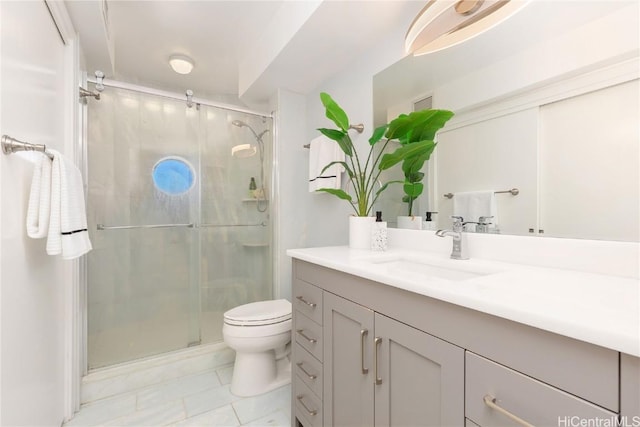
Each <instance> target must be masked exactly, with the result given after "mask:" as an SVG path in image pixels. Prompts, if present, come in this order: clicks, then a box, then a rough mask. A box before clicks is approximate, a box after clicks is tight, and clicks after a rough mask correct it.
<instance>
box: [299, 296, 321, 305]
mask: <svg viewBox="0 0 640 427" xmlns="http://www.w3.org/2000/svg"><path fill="white" fill-rule="evenodd" d="M296 299H298V300H300V301H302V302H303V303H305V304H307V305H308V306H309V307H311V308H316V305H317V304H316V303H315V302H309V301H307V300H305V299H304V297H303V296H302V295H301V296H297V297H296Z"/></svg>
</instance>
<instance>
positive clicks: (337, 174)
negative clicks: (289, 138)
mask: <svg viewBox="0 0 640 427" xmlns="http://www.w3.org/2000/svg"><path fill="white" fill-rule="evenodd" d="M336 161H338V162H344V152H343V151H342V149H341V148H340V146H339V145H338V143H336V142H335V141H333V140H331V139H329V138H327V137H326V136H324V135H320V136H319V137H317V138H315V139H313V140H312V141H311V143H310V144H309V191H310V192H314V191H316V190H317V189H319V188H341V184H342V181H341V174H342V172H343V171H344V168H343V167H342V165H339V164H335V165H332V166H331V167H330V168H328V169H327V170H326V171H324V172H322V169H324V167H325V166H327V165H328V164H329V163H331V162H336ZM321 172H322V173H321Z"/></svg>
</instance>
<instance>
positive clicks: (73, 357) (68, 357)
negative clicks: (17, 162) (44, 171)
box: [45, 0, 86, 420]
mask: <svg viewBox="0 0 640 427" xmlns="http://www.w3.org/2000/svg"><path fill="white" fill-rule="evenodd" d="M45 3H46V5H47V8H48V9H49V13H50V14H51V18H52V19H53V22H54V23H55V25H56V27H57V29H58V33H59V34H60V37H61V38H62V41H63V43H64V45H65V58H64V63H65V68H64V73H65V76H64V80H65V90H64V91H65V99H64V105H65V111H64V116H65V120H64V122H65V123H64V134H65V143H64V154H65V155H66V156H67V157H69V158H71V159H74V162H75V163H76V165H78V166H81V165H82V163H81V161H82V155H83V151H82V141H81V140H80V135H79V131H78V129H79V128H78V123H79V114H80V107H79V94H78V82H79V75H80V46H79V41H78V36H77V33H76V31H75V28H74V26H73V23H72V21H71V18H70V16H69V13H68V11H67V8H66V6H65V5H64V2H63V1H59V0H45ZM82 169H83V168H81V170H82ZM85 183H86V177H85ZM69 262H70V263H72V265H71V268H72V271H73V273H72V281H71V283H69V286H67V287H66V288H65V293H64V318H63V319H62V321H63V322H64V325H63V328H64V340H65V342H64V348H65V354H64V374H63V375H64V418H65V420H69V419H70V418H71V417H73V415H74V414H75V412H77V411H78V410H79V408H80V383H81V380H82V375H83V373H84V367H83V364H82V354H84V352H83V351H82V348H83V345H84V343H83V339H82V316H81V313H82V311H81V310H82V304H81V303H82V301H81V300H80V286H81V280H80V264H81V262H82V261H80V260H77V259H76V260H73V261H69Z"/></svg>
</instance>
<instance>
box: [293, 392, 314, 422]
mask: <svg viewBox="0 0 640 427" xmlns="http://www.w3.org/2000/svg"><path fill="white" fill-rule="evenodd" d="M303 397H304V396H303V395H302V394H299V395H297V396H296V399H298V402H300V404H301V405H302V407H303V408H304V410H305V411H307V412H308V413H309V415H311V416H312V417H313V416H315V415H316V414H317V413H318V410H317V409H309V408H308V407H307V405H305V404H304V402H303V401H302V398H303Z"/></svg>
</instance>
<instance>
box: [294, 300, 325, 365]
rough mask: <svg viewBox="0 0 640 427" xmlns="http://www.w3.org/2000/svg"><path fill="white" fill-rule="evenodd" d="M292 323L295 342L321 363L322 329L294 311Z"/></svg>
mask: <svg viewBox="0 0 640 427" xmlns="http://www.w3.org/2000/svg"><path fill="white" fill-rule="evenodd" d="M293 323H294V329H293V334H294V335H295V337H296V338H295V341H296V342H297V343H298V344H300V345H301V346H302V347H304V348H305V349H306V350H307V351H308V352H309V353H311V354H312V355H313V357H315V358H316V359H318V360H319V361H322V327H321V326H320V325H318V324H317V323H316V322H314V321H313V320H311V319H309V318H308V317H307V316H305V315H304V314H302V313H300V312H299V311H296V313H295V315H294V322H293Z"/></svg>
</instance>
